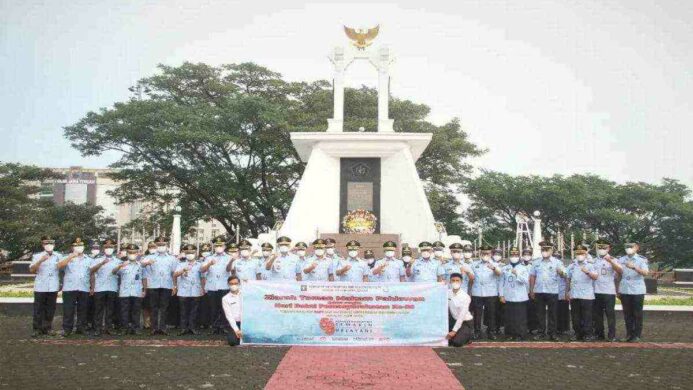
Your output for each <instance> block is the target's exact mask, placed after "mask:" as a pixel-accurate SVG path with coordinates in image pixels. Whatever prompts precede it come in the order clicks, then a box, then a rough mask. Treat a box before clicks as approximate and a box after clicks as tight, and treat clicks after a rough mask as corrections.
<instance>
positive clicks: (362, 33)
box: [344, 25, 380, 50]
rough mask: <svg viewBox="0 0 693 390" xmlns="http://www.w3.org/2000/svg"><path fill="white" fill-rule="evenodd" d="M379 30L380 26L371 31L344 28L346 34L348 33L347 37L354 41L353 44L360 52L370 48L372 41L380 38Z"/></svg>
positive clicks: (370, 29)
mask: <svg viewBox="0 0 693 390" xmlns="http://www.w3.org/2000/svg"><path fill="white" fill-rule="evenodd" d="M379 29H380V25H377V26H375V27H373V28H369V29H355V28H351V27H347V26H344V32H345V33H346V35H347V37H349V39H351V40H352V41H353V42H352V43H353V44H354V46H356V48H357V49H359V50H363V49H365V48H367V47H368V46H370V44H371V41H372V40H374V39H375V37H377V36H378V30H379Z"/></svg>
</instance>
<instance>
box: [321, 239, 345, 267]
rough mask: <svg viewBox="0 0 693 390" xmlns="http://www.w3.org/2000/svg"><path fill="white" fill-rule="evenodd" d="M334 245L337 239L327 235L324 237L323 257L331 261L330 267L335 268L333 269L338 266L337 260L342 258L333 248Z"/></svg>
mask: <svg viewBox="0 0 693 390" xmlns="http://www.w3.org/2000/svg"><path fill="white" fill-rule="evenodd" d="M336 246H337V241H335V239H334V238H330V237H328V238H326V239H325V257H327V258H328V259H329V260H331V261H332V267H333V268H334V269H335V271H336V270H337V267H338V266H339V262H340V261H341V260H342V256H340V255H339V253H338V252H337V249H336V248H335V247H336Z"/></svg>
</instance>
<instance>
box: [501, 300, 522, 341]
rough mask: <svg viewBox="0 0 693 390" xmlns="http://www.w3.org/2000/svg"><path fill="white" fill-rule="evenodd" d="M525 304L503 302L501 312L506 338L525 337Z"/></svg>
mask: <svg viewBox="0 0 693 390" xmlns="http://www.w3.org/2000/svg"><path fill="white" fill-rule="evenodd" d="M527 302H528V301H524V302H508V301H506V302H505V305H504V306H505V307H504V308H503V310H504V315H505V335H506V336H511V337H526V336H527Z"/></svg>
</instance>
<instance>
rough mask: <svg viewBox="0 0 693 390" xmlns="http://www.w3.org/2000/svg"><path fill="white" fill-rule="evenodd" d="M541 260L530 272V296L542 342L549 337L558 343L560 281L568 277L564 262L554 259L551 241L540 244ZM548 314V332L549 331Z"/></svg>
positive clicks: (533, 265) (537, 261) (537, 260)
mask: <svg viewBox="0 0 693 390" xmlns="http://www.w3.org/2000/svg"><path fill="white" fill-rule="evenodd" d="M539 246H540V247H541V258H540V259H536V260H535V261H534V262H533V263H532V268H531V269H530V272H529V296H530V297H531V298H532V299H533V300H534V304H535V305H536V315H537V320H538V324H537V325H538V326H537V328H538V334H537V337H536V339H537V340H542V339H544V338H545V337H546V336H547V335H548V337H549V340H551V341H558V337H557V336H556V332H557V329H556V322H557V317H558V281H559V280H560V278H565V277H566V272H565V267H564V266H563V262H561V261H560V260H558V259H557V258H555V257H553V244H552V243H550V242H549V241H542V242H540V243H539ZM547 312H548V331H547V319H546V317H547Z"/></svg>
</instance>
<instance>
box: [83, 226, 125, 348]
mask: <svg viewBox="0 0 693 390" xmlns="http://www.w3.org/2000/svg"><path fill="white" fill-rule="evenodd" d="M115 247H116V243H115V242H113V240H111V239H107V240H106V241H104V243H103V256H100V257H97V258H95V259H93V260H92V262H91V267H90V268H89V272H91V276H92V278H93V280H94V336H96V337H99V336H101V335H102V334H111V327H112V325H113V313H114V310H115V302H116V300H117V299H118V275H114V274H113V270H114V269H116V268H117V267H118V266H119V265H120V263H121V261H120V260H119V259H118V258H117V257H116V256H115V254H114V253H113V252H114V251H115Z"/></svg>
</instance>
